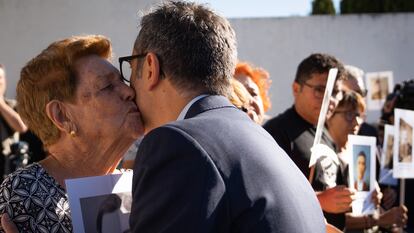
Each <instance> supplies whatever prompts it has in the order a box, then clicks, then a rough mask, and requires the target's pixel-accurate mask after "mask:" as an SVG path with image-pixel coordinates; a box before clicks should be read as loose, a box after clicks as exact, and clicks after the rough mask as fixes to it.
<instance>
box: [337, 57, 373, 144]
mask: <svg viewBox="0 0 414 233" xmlns="http://www.w3.org/2000/svg"><path fill="white" fill-rule="evenodd" d="M345 70H346V73H347V79H344V80H343V81H342V82H341V84H340V89H341V90H345V91H346V90H351V91H355V92H356V93H358V94H359V95H361V96H362V97H363V98H365V97H366V96H367V89H366V87H365V83H364V74H365V73H364V71H363V70H362V69H360V68H358V67H356V66H352V65H345ZM364 103H365V107H364V111H363V112H362V113H361V115H360V116H361V117H360V120H362V123H361V124H360V126H359V131H358V135H365V136H373V137H376V138H377V144H380V143H379V141H378V132H377V128H376V127H375V126H373V125H371V124H368V123H367V122H366V121H365V120H366V112H367V108H366V100H365V99H364Z"/></svg>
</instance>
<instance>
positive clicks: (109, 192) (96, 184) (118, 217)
mask: <svg viewBox="0 0 414 233" xmlns="http://www.w3.org/2000/svg"><path fill="white" fill-rule="evenodd" d="M132 175H133V173H132V171H127V172H124V173H121V174H111V175H105V176H94V177H86V178H78V179H70V180H66V187H67V191H68V197H69V205H70V209H71V215H72V222H73V232H74V233H106V232H108V233H109V232H120V233H124V232H128V231H129V222H128V219H129V215H130V212H131V204H132V196H131V187H132Z"/></svg>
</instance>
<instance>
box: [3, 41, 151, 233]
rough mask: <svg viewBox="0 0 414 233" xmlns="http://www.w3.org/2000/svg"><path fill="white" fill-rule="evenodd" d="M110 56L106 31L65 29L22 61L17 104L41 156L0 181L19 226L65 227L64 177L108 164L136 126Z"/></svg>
mask: <svg viewBox="0 0 414 233" xmlns="http://www.w3.org/2000/svg"><path fill="white" fill-rule="evenodd" d="M110 57H111V44H110V41H109V40H108V39H107V38H106V37H103V36H95V35H89V36H81V37H70V38H67V39H64V40H61V41H57V42H54V43H52V44H51V45H50V46H49V47H48V48H47V49H45V50H44V51H43V52H41V53H40V54H39V55H38V56H37V57H35V58H33V59H32V60H31V61H29V63H28V64H27V65H26V66H25V67H24V68H23V69H22V72H21V77H20V80H19V82H18V84H17V101H18V103H19V112H20V114H21V116H22V118H23V120H24V121H25V122H26V123H27V124H28V126H29V128H31V129H32V130H33V131H34V132H35V133H36V134H37V135H38V136H39V138H40V139H41V140H42V141H43V143H44V145H45V146H46V148H47V151H48V156H47V158H46V159H44V160H42V161H40V162H39V163H34V164H32V165H29V166H27V167H26V168H24V169H20V170H17V171H15V172H14V173H12V174H10V175H9V176H8V177H7V178H6V179H5V180H4V181H3V183H2V184H1V186H0V212H1V214H4V213H7V214H8V216H10V218H11V219H12V220H14V221H15V224H16V225H17V227H18V229H19V231H20V232H72V231H73V228H72V223H71V217H70V210H69V204H68V197H67V194H66V190H65V180H66V179H73V178H79V177H86V176H99V175H106V174H110V173H112V172H114V170H115V168H116V166H117V165H118V163H119V161H120V160H121V159H122V156H123V155H124V154H125V152H126V151H127V149H128V148H129V147H130V145H131V144H132V143H133V142H134V141H135V140H136V139H137V138H138V136H140V135H142V134H143V126H142V123H141V121H140V113H139V111H138V109H137V107H136V105H135V102H134V97H135V92H134V90H133V89H132V88H130V87H129V86H127V85H126V84H124V83H123V82H122V79H121V76H120V73H119V71H118V70H117V69H116V68H115V67H114V66H113V65H111V63H110V62H109V59H110ZM15 190H20V191H19V192H16V191H15ZM45 192H46V193H47V195H45ZM29 193H30V195H27V194H29ZM11 200H13V201H11ZM4 216H5V215H3V217H4ZM3 217H2V222H3V220H4V219H3ZM34 222H35V223H36V224H33V223H34Z"/></svg>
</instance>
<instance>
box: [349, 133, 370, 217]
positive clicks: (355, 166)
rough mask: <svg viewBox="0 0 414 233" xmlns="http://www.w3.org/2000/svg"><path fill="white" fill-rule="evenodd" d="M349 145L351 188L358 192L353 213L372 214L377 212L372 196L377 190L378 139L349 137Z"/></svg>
mask: <svg viewBox="0 0 414 233" xmlns="http://www.w3.org/2000/svg"><path fill="white" fill-rule="evenodd" d="M348 143H349V145H348V156H349V159H350V162H349V187H350V188H351V189H354V190H355V191H356V195H355V200H354V201H353V202H352V213H353V214H354V215H362V214H372V213H374V211H375V206H374V204H373V203H372V201H371V194H372V191H374V190H375V152H376V138H375V137H367V136H358V135H349V136H348Z"/></svg>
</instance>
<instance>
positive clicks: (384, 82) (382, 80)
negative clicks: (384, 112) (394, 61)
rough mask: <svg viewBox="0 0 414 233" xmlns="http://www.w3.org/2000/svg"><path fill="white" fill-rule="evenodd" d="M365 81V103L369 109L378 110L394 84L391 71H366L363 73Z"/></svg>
mask: <svg viewBox="0 0 414 233" xmlns="http://www.w3.org/2000/svg"><path fill="white" fill-rule="evenodd" d="M365 77H366V83H367V90H368V93H367V103H368V109H369V110H380V109H381V108H382V105H383V104H384V102H385V99H386V97H387V95H388V94H389V93H391V92H392V88H393V86H394V80H393V75H392V72H391V71H383V72H375V73H367V74H366V75H365Z"/></svg>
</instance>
